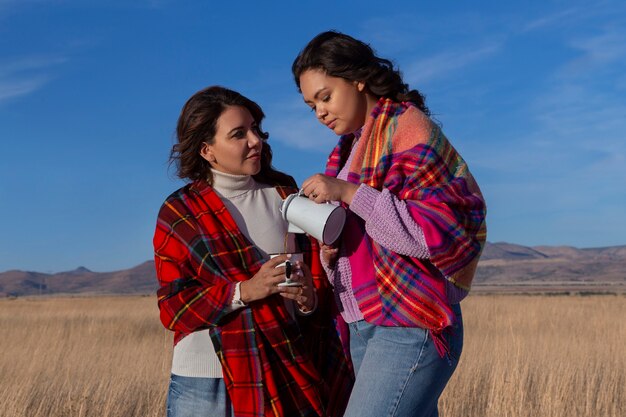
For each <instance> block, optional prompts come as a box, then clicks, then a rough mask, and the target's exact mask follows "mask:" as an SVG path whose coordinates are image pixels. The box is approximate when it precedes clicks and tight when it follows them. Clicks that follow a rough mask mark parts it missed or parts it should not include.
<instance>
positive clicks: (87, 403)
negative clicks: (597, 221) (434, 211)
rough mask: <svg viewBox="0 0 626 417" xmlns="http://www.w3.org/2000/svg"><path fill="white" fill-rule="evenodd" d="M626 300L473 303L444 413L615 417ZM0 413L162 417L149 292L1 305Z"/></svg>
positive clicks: (622, 404) (163, 334)
mask: <svg viewBox="0 0 626 417" xmlns="http://www.w3.org/2000/svg"><path fill="white" fill-rule="evenodd" d="M625 306H626V298H625V297H623V296H621V297H612V296H602V297H522V296H471V297H470V298H468V299H467V300H466V301H464V302H463V314H464V320H465V328H466V333H465V336H466V337H465V349H464V352H463V356H462V358H461V362H460V364H459V368H458V370H457V372H456V374H455V375H454V377H453V379H452V380H451V382H450V384H449V385H448V387H447V388H446V391H445V392H444V395H443V397H442V399H441V402H440V410H441V412H440V415H442V416H486V417H490V416H494V417H495V416H498V417H502V416H621V415H623V410H625V409H626V392H625V389H626V388H625V386H626V377H625V375H626V355H625V354H624V347H623V346H624V341H625V340H626V328H625V324H624V319H625V318H626V317H625V309H624V307H625ZM0 332H1V333H0V334H1V338H0V352H1V354H0V355H1V356H0V415H1V416H11V417H12V416H15V417H21V416H28V417H43V416H52V417H61V416H63V417H66V416H102V417H108V416H111V417H113V416H116V417H117V416H119V417H122V416H123V417H128V416H163V415H164V408H165V394H166V390H167V379H168V375H169V365H170V358H171V334H170V333H169V332H167V331H165V330H164V329H163V328H162V327H161V325H160V323H159V321H158V312H157V309H156V303H155V299H154V298H152V297H117V298H97V297H94V298H66V299H61V298H58V299H57V298H49V299H18V300H1V301H0Z"/></svg>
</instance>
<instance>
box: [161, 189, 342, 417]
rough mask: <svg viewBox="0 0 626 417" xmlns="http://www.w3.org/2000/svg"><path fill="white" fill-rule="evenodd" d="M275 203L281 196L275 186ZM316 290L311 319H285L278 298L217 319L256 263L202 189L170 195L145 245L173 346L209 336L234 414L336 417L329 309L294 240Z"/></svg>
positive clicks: (307, 245) (318, 275)
mask: <svg viewBox="0 0 626 417" xmlns="http://www.w3.org/2000/svg"><path fill="white" fill-rule="evenodd" d="M277 190H278V191H279V192H280V193H281V195H282V196H283V198H284V197H285V196H286V195H288V194H289V193H290V192H295V190H290V189H287V188H281V187H278V188H277ZM299 244H300V249H301V250H302V251H303V252H304V254H305V261H306V262H307V264H308V265H310V266H311V272H312V274H313V277H314V284H315V286H316V288H317V291H318V297H319V302H318V308H317V310H316V312H315V313H314V314H312V315H311V316H306V317H299V319H298V323H296V322H295V321H294V319H293V318H292V316H291V315H290V314H289V313H288V312H287V310H286V308H285V304H284V299H283V298H282V297H280V296H278V295H275V296H271V297H268V298H266V299H264V300H259V301H255V302H253V303H251V304H250V306H249V307H248V308H242V309H239V310H237V311H235V312H232V313H229V314H225V313H224V312H225V311H227V310H226V307H227V306H229V305H230V303H231V301H232V294H233V292H232V291H233V285H234V283H236V282H238V281H244V280H247V279H250V278H251V277H252V276H253V275H254V274H255V273H256V272H257V271H258V270H259V269H260V267H261V265H262V264H263V262H264V259H263V257H262V254H261V253H260V252H259V250H258V249H257V248H256V246H254V245H253V244H252V243H251V242H249V240H248V239H247V238H246V237H245V236H244V235H243V234H242V233H241V231H240V230H239V228H238V227H237V224H236V223H235V220H234V219H233V217H232V216H231V215H230V213H229V212H228V210H227V209H226V207H225V206H224V203H223V202H222V200H221V199H220V198H219V197H218V195H217V194H216V193H215V192H214V191H213V189H212V188H211V187H210V186H209V185H208V184H207V183H206V182H205V181H197V182H195V183H193V184H190V185H187V186H186V187H183V188H181V189H180V190H179V191H177V192H176V193H174V194H172V195H171V196H170V197H169V198H168V199H167V201H166V202H165V203H164V205H163V206H162V208H161V211H160V212H159V216H158V222H157V229H156V232H155V237H154V245H155V260H156V268H157V276H158V278H159V281H160V283H161V289H160V290H159V308H160V311H161V321H162V322H163V323H164V324H165V325H166V327H168V328H169V329H172V330H175V331H176V336H175V340H179V339H180V338H182V337H183V336H184V334H188V333H190V332H192V331H195V330H199V329H202V328H209V329H210V334H211V338H212V340H213V344H214V346H215V349H216V353H217V355H218V357H219V358H220V361H221V363H222V369H223V376H224V381H225V383H226V387H227V389H228V393H229V396H230V399H231V401H232V403H233V407H234V412H235V416H237V417H240V416H241V417H243V416H246V417H247V416H295V415H297V416H335V415H336V416H340V415H342V414H343V411H344V409H345V406H346V404H347V400H348V398H349V394H350V390H351V388H352V383H353V371H352V368H351V365H350V363H349V360H347V359H346V355H345V353H344V350H343V347H342V344H341V341H340V340H339V337H338V332H337V331H336V329H335V323H334V322H333V321H332V317H334V316H335V312H333V311H331V310H332V306H333V302H332V296H331V291H330V289H329V288H328V283H327V280H326V278H325V276H324V275H323V269H322V267H321V264H320V263H319V247H318V245H317V242H316V241H314V240H313V241H309V240H308V239H306V238H305V239H304V240H302V239H301V240H300V241H299Z"/></svg>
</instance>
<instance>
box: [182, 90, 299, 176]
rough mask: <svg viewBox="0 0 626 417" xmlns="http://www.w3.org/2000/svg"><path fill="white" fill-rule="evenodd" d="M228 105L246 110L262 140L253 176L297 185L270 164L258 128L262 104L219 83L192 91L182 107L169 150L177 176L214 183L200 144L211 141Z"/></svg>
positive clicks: (268, 149)
mask: <svg viewBox="0 0 626 417" xmlns="http://www.w3.org/2000/svg"><path fill="white" fill-rule="evenodd" d="M228 106H240V107H244V108H246V109H248V111H249V112H250V114H251V115H252V118H253V119H254V121H255V122H256V123H257V125H258V127H259V131H258V134H259V136H260V137H261V138H262V139H263V148H262V150H261V170H260V171H259V173H258V174H256V175H253V176H252V177H253V178H254V179H255V180H256V181H259V182H262V183H265V184H269V185H284V186H293V187H295V186H296V182H295V180H294V179H293V177H291V176H290V175H287V174H285V173H282V172H280V171H277V170H276V169H274V167H273V166H272V148H271V147H270V145H269V144H268V143H267V139H268V138H269V134H268V133H266V132H263V130H262V129H261V121H262V120H263V118H264V117H265V114H263V110H261V107H260V106H259V105H258V104H257V103H255V102H254V101H252V100H250V99H249V98H247V97H244V96H243V95H241V94H239V93H238V92H236V91H233V90H229V89H228V88H224V87H221V86H211V87H207V88H205V89H203V90H200V91H198V92H197V93H195V94H194V95H193V96H191V98H189V100H187V102H186V103H185V105H184V106H183V109H182V111H181V113H180V117H179V118H178V125H177V127H176V137H177V140H178V143H176V144H175V145H174V146H173V147H172V150H171V152H170V161H171V162H176V165H177V168H178V170H177V175H178V177H179V178H182V179H188V180H191V181H196V180H206V181H208V183H209V184H211V185H212V184H213V175H212V173H211V165H210V164H209V162H208V161H207V160H205V159H204V158H202V156H201V155H200V150H201V148H202V144H203V143H205V142H206V143H208V144H213V141H214V140H215V132H216V130H217V121H218V119H219V118H220V116H221V115H222V113H223V112H224V110H226V108H227V107H228Z"/></svg>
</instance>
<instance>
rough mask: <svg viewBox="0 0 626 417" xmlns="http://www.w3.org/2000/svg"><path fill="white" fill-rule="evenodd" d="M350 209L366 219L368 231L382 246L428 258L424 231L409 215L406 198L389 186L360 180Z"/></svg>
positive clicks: (404, 253) (402, 253)
mask: <svg viewBox="0 0 626 417" xmlns="http://www.w3.org/2000/svg"><path fill="white" fill-rule="evenodd" d="M350 210H352V211H353V212H354V213H355V214H357V215H358V216H359V217H361V218H362V219H363V220H365V230H366V231H367V234H368V235H369V236H370V237H371V238H372V239H373V240H374V241H375V242H377V243H378V244H380V245H381V246H383V247H385V248H387V249H389V250H391V251H393V252H396V253H398V254H400V255H405V256H411V257H415V258H420V259H428V258H429V256H430V255H429V251H428V246H427V244H426V240H425V238H424V232H423V231H422V229H421V227H419V225H418V224H417V223H416V222H415V220H413V218H412V217H411V214H410V213H409V211H408V210H407V207H406V202H405V201H402V200H400V199H399V198H398V197H396V196H395V195H393V194H392V193H390V192H389V190H387V189H385V188H383V190H382V191H378V190H376V189H375V188H372V187H369V186H367V185H365V184H361V185H360V186H359V189H358V190H357V192H356V194H355V195H354V198H353V199H352V203H351V204H350Z"/></svg>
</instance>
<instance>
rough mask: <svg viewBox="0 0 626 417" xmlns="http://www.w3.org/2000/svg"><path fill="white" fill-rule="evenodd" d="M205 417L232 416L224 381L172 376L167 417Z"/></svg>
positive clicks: (168, 394)
mask: <svg viewBox="0 0 626 417" xmlns="http://www.w3.org/2000/svg"><path fill="white" fill-rule="evenodd" d="M207 416H211V417H213V416H215V417H231V416H233V407H232V404H231V402H230V399H229V398H228V393H227V392H226V385H225V384H224V380H223V379H221V378H195V377H193V378H192V377H187V376H179V375H174V374H172V376H171V377H170V388H169V391H168V393H167V417H207Z"/></svg>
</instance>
